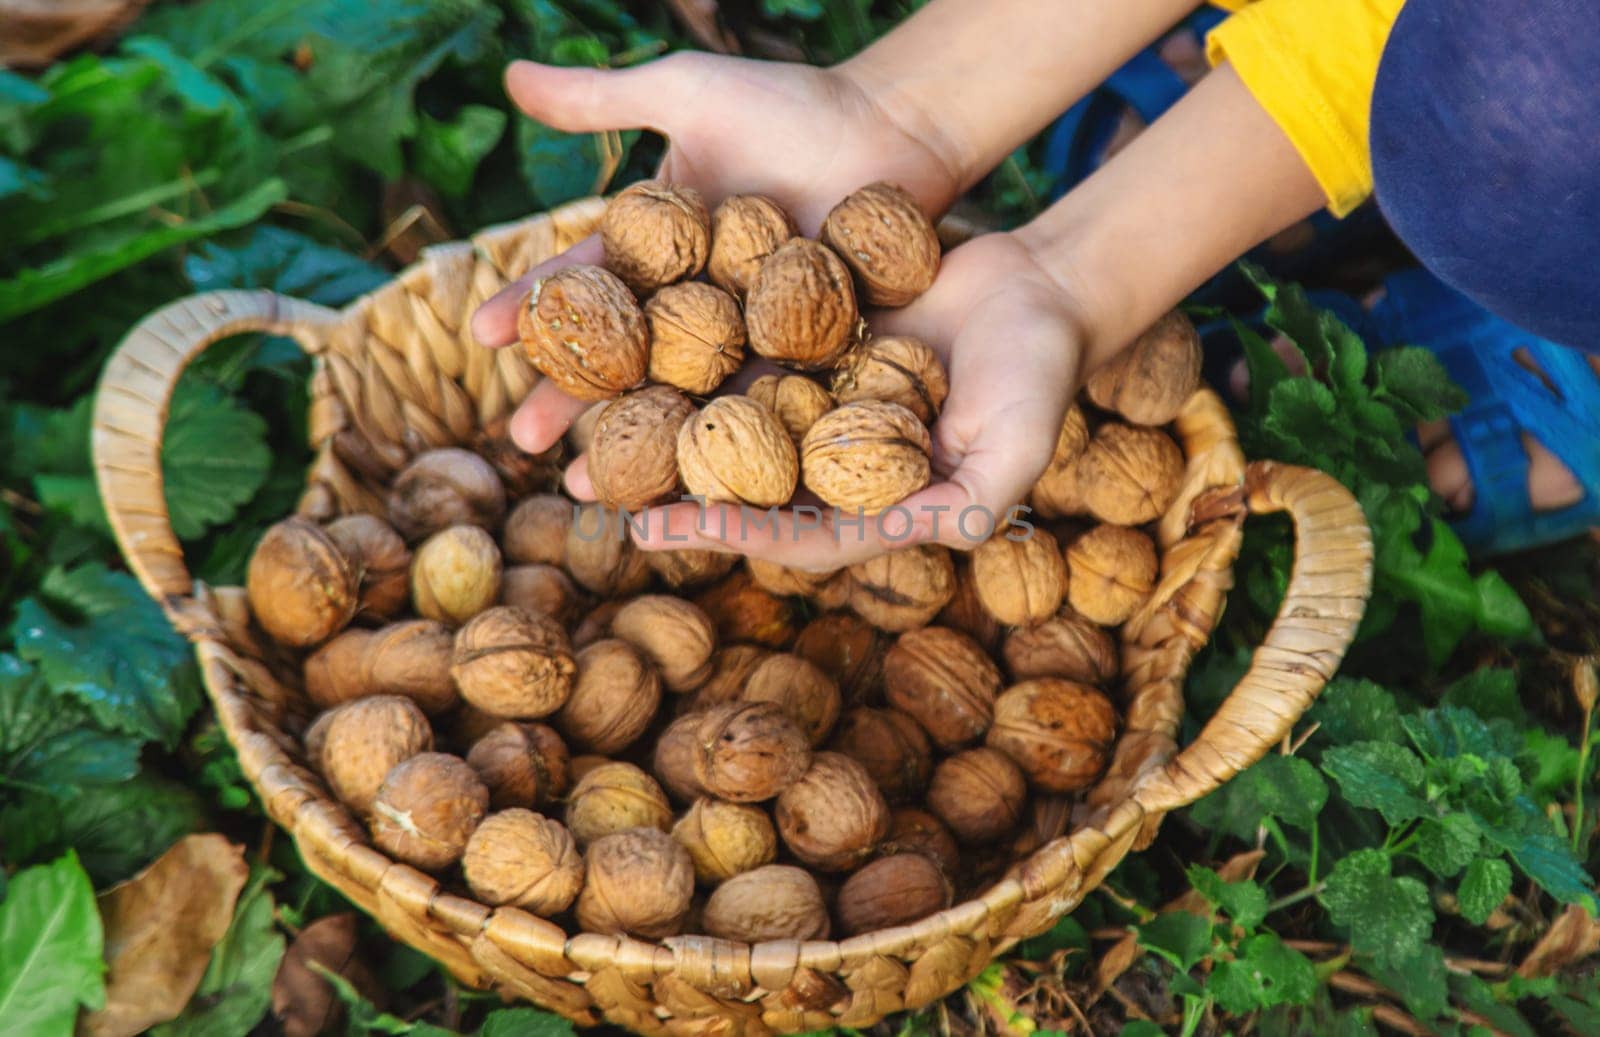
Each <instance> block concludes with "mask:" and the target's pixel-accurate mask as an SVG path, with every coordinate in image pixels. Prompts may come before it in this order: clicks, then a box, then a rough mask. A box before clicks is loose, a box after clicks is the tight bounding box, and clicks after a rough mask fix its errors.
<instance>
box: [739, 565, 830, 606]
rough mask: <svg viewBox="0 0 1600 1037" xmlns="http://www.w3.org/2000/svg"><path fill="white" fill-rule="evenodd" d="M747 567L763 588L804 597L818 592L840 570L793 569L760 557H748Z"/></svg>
mask: <svg viewBox="0 0 1600 1037" xmlns="http://www.w3.org/2000/svg"><path fill="white" fill-rule="evenodd" d="M745 568H747V569H748V570H749V571H750V578H751V579H752V580H753V581H755V585H756V586H757V587H760V588H761V589H762V590H764V591H767V592H768V593H771V594H778V595H782V596H784V597H790V596H793V597H802V598H803V597H809V596H811V595H812V594H815V593H817V592H818V591H819V590H821V589H822V588H823V586H824V585H826V584H827V583H828V581H829V580H831V579H833V578H834V576H835V575H836V574H837V572H838V570H836V569H834V570H829V571H828V572H810V571H808V570H806V569H791V568H789V567H788V566H785V565H779V564H777V563H776V562H768V561H765V560H764V559H760V558H746V559H745Z"/></svg>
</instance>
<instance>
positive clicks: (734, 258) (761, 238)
mask: <svg viewBox="0 0 1600 1037" xmlns="http://www.w3.org/2000/svg"><path fill="white" fill-rule="evenodd" d="M798 233H799V231H797V230H796V229H795V225H794V220H793V219H791V218H790V217H789V214H788V213H786V212H784V211H783V209H782V207H780V206H779V205H778V203H777V202H775V201H773V200H772V199H770V198H767V197H765V196H763V195H759V194H736V195H732V196H730V197H728V198H726V199H724V200H723V202H722V204H721V205H719V206H717V207H716V209H715V210H713V211H712V213H711V258H710V260H709V261H708V262H707V263H706V273H707V274H708V275H710V277H711V280H712V283H714V284H716V285H717V286H718V287H720V288H721V289H722V290H723V291H725V292H728V293H730V294H732V295H736V296H738V297H739V298H741V299H743V298H744V296H745V293H746V292H748V291H749V290H750V286H751V285H752V284H754V283H755V279H756V271H758V270H759V269H760V268H761V261H762V260H764V259H766V258H767V257H768V256H770V255H772V253H773V252H775V251H777V249H778V246H779V245H782V244H783V243H784V242H786V241H788V240H789V239H790V238H792V237H794V236H795V235H796V234H798Z"/></svg>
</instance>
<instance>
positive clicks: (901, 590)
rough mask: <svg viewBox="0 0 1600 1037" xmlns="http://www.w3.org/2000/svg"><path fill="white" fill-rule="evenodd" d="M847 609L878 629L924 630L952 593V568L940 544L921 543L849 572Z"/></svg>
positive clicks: (953, 567)
mask: <svg viewBox="0 0 1600 1037" xmlns="http://www.w3.org/2000/svg"><path fill="white" fill-rule="evenodd" d="M850 577H851V583H850V608H851V609H852V610H854V611H855V613H856V615H858V616H860V617H861V618H862V619H864V620H866V621H867V622H868V623H871V624H872V625H873V626H875V627H877V628H878V629H880V630H888V631H890V632H898V631H901V630H911V629H913V628H915V627H920V626H925V625H927V623H928V621H929V620H930V619H932V618H933V617H934V616H936V615H938V613H939V610H940V609H942V608H944V607H945V605H947V604H949V602H950V599H951V598H952V597H953V596H954V595H955V592H956V570H955V564H954V563H953V562H951V560H950V552H949V551H948V550H947V549H946V548H943V547H940V546H939V545H938V544H919V545H917V546H916V547H906V548H901V549H900V550H898V551H890V552H888V553H887V554H881V555H878V556H877V557H876V558H869V559H868V560H867V561H865V562H859V563H857V564H855V565H852V566H851V567H850Z"/></svg>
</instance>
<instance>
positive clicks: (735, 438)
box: [678, 396, 800, 508]
mask: <svg viewBox="0 0 1600 1037" xmlns="http://www.w3.org/2000/svg"><path fill="white" fill-rule="evenodd" d="M678 471H679V473H680V474H681V475H682V476H683V484H684V485H685V486H686V487H688V489H689V492H690V493H691V494H693V495H695V496H698V497H704V498H705V499H706V500H707V501H708V502H715V501H725V502H728V503H732V504H740V503H744V504H753V505H755V506H756V507H761V508H771V507H778V506H780V505H783V504H787V503H788V502H789V498H790V497H792V496H794V488H795V484H796V482H797V481H798V479H799V474H800V461H799V458H798V456H797V455H796V453H795V448H794V441H793V440H791V439H790V438H789V432H788V430H787V429H785V428H784V427H783V423H782V422H780V421H779V420H778V416H777V415H776V414H773V413H772V411H771V410H769V409H768V408H766V407H764V406H762V405H761V404H760V403H757V402H756V401H755V400H752V399H750V398H749V397H748V396H719V397H717V398H716V399H714V400H712V401H710V402H709V403H707V404H706V405H705V406H704V407H702V408H701V409H700V412H699V413H698V414H696V415H695V416H694V417H692V418H690V419H689V420H688V421H686V422H684V424H683V427H682V428H680V429H679V430H678Z"/></svg>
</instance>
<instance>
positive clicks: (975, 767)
mask: <svg viewBox="0 0 1600 1037" xmlns="http://www.w3.org/2000/svg"><path fill="white" fill-rule="evenodd" d="M1027 797H1028V784H1027V779H1026V778H1024V777H1023V774H1022V771H1021V769H1020V768H1018V767H1017V765H1016V764H1015V763H1013V762H1012V761H1011V758H1010V757H1008V756H1006V755H1005V754H1004V753H1002V752H1000V751H998V750H995V749H990V748H988V747H987V746H980V747H978V748H976V749H967V750H964V751H962V752H959V753H957V754H956V755H954V756H951V757H947V758H946V759H945V760H943V761H941V762H940V764H939V765H938V766H937V767H935V768H934V769H933V781H932V783H931V784H929V786H928V809H930V810H932V811H933V812H934V813H935V814H936V815H938V817H939V819H940V820H941V821H943V822H944V823H945V824H947V825H949V826H950V830H951V831H952V832H954V833H955V836H956V838H957V839H959V840H961V841H962V842H963V843H992V842H994V841H995V840H997V839H1000V838H1001V837H1002V836H1004V835H1005V834H1006V833H1008V832H1010V831H1011V830H1012V829H1013V828H1015V827H1016V826H1017V822H1018V821H1020V820H1021V819H1022V807H1023V804H1024V803H1025V802H1026V800H1027Z"/></svg>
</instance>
